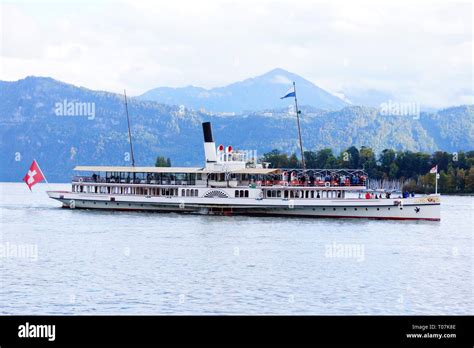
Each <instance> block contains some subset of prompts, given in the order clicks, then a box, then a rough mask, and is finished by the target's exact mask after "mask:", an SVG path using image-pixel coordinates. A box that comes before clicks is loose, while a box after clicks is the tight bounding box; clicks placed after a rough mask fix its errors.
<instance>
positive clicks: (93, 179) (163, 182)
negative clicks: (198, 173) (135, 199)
mask: <svg viewBox="0 0 474 348" xmlns="http://www.w3.org/2000/svg"><path fill="white" fill-rule="evenodd" d="M72 182H73V183H82V182H84V183H106V184H135V185H172V186H176V185H184V186H188V185H195V184H196V180H166V179H163V180H156V179H141V178H135V179H131V178H126V179H124V178H103V177H92V176H78V175H75V176H73V178H72Z"/></svg>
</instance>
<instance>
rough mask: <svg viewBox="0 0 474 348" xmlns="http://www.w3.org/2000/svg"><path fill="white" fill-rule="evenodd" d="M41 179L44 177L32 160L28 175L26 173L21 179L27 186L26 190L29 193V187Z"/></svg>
mask: <svg viewBox="0 0 474 348" xmlns="http://www.w3.org/2000/svg"><path fill="white" fill-rule="evenodd" d="M43 179H44V175H43V173H42V172H41V169H40V167H39V166H38V163H36V160H33V163H31V166H30V170H28V173H26V175H25V177H24V178H23V181H24V182H25V183H26V184H27V185H28V188H29V189H30V191H31V187H32V186H33V185H36V184H37V183H39V182H41V180H43Z"/></svg>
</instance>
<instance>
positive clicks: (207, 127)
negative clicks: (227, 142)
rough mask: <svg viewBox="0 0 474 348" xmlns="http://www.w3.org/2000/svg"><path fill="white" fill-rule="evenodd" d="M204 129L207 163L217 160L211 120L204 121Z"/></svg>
mask: <svg viewBox="0 0 474 348" xmlns="http://www.w3.org/2000/svg"><path fill="white" fill-rule="evenodd" d="M202 131H203V133H204V155H205V156H206V163H212V162H214V163H215V162H217V156H216V144H215V143H214V139H212V128H211V122H203V124H202Z"/></svg>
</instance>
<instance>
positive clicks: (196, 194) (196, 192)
mask: <svg viewBox="0 0 474 348" xmlns="http://www.w3.org/2000/svg"><path fill="white" fill-rule="evenodd" d="M194 196H195V197H197V196H199V191H198V190H197V189H196V190H194Z"/></svg>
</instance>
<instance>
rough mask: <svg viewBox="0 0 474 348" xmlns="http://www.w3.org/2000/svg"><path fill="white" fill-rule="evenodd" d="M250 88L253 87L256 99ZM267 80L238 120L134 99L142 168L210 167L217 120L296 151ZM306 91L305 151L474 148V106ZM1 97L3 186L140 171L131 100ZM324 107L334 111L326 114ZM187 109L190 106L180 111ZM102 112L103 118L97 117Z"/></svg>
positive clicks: (8, 87) (40, 85) (43, 85)
mask: <svg viewBox="0 0 474 348" xmlns="http://www.w3.org/2000/svg"><path fill="white" fill-rule="evenodd" d="M275 73H276V74H275ZM280 73H281V71H279V70H274V71H273V73H272V74H270V73H269V74H270V75H269V76H266V77H265V78H264V80H265V79H266V80H267V81H268V80H270V81H272V78H274V77H275V75H279V74H280ZM265 75H268V74H265ZM265 75H263V76H265ZM255 80H257V81H255ZM245 84H248V86H249V91H251V92H249V93H248V95H246V94H245V87H244V85H245ZM262 84H264V83H263V82H262V79H260V78H257V79H254V80H252V79H251V80H248V81H247V82H245V81H244V82H240V83H236V84H234V85H231V86H233V87H232V91H233V92H232V93H233V94H232V95H233V96H234V98H236V99H239V98H242V99H249V100H252V101H249V102H248V104H246V106H245V107H242V110H244V109H246V108H248V107H250V106H252V107H254V108H255V109H254V110H252V111H249V112H243V111H242V112H241V113H240V114H236V115H235V116H228V115H226V116H222V115H219V114H215V113H214V114H211V113H208V112H200V111H199V108H200V106H199V105H197V106H195V107H190V106H187V105H186V104H185V103H182V102H181V101H179V102H178V100H176V101H177V102H176V103H175V102H173V101H169V102H168V103H169V104H174V105H169V104H163V103H158V102H154V101H148V100H143V98H142V97H141V98H130V100H129V111H130V116H131V123H132V133H133V136H134V147H135V157H136V161H137V165H154V161H155V159H156V156H157V155H163V156H166V157H170V158H171V160H172V163H173V165H184V166H187V165H192V166H201V165H202V164H203V146H202V130H201V122H202V121H211V122H212V124H213V131H214V137H215V139H216V142H217V143H222V144H224V145H226V144H231V145H233V146H234V148H240V149H246V150H257V153H258V154H259V155H262V154H263V153H264V152H267V151H270V150H272V149H275V148H276V149H279V150H282V151H285V152H287V153H291V152H294V151H296V150H297V130H296V121H295V116H294V114H291V113H289V109H288V105H289V104H291V101H290V99H286V101H285V102H284V103H283V105H280V104H277V103H280V102H281V101H280V99H278V98H279V97H280V96H281V95H282V94H283V93H285V91H286V90H287V87H288V85H287V84H283V83H281V84H279V83H270V84H271V85H272V86H273V85H275V86H274V88H273V89H271V93H270V92H268V94H266V95H265V98H264V99H265V100H266V101H265V103H269V102H270V98H273V95H276V98H277V99H276V100H275V104H270V103H269V104H265V103H263V102H262V104H258V99H259V95H258V93H260V92H258V93H257V90H258V88H262ZM255 86H257V87H255ZM304 86H306V85H305V83H304V82H303V81H299V82H298V81H297V88H298V90H297V91H298V97H299V100H300V101H301V103H302V106H301V110H302V115H301V116H302V117H301V120H302V133H303V141H304V145H305V149H308V150H316V149H321V148H324V147H330V148H333V149H334V150H335V151H336V152H338V151H342V150H344V149H346V148H348V147H349V146H352V145H354V146H357V147H360V146H369V147H372V148H373V149H374V150H376V151H377V152H379V151H381V150H383V149H384V148H393V149H404V150H405V149H406V150H413V151H426V152H432V151H435V150H445V151H458V150H466V151H468V150H472V149H474V106H473V105H466V106H457V107H452V108H447V109H445V110H441V111H438V112H436V113H424V112H422V113H421V114H420V115H419V117H418V116H417V117H413V116H399V115H390V114H381V112H380V109H377V108H373V107H366V106H347V104H345V103H343V102H341V101H340V99H338V98H337V97H335V96H332V95H330V94H327V93H326V92H324V91H322V90H321V89H318V88H312V87H311V88H310V87H308V89H310V90H311V91H312V92H307V91H305V87H304ZM228 87H229V86H228ZM229 93H230V92H229ZM255 93H257V94H256V95H255ZM272 93H273V94H272ZM306 93H307V94H306ZM318 93H319V94H318ZM0 94H1V100H0V125H1V126H0V161H1V163H2V166H1V167H0V180H1V181H19V180H21V178H22V177H23V176H24V174H25V172H26V170H27V168H28V166H29V165H30V163H31V161H32V160H33V159H34V158H36V159H37V160H38V162H39V163H40V165H41V167H42V169H43V171H44V172H45V174H46V175H47V177H48V179H49V180H50V181H51V182H54V181H63V182H66V181H68V180H69V179H70V176H71V175H72V169H73V167H74V166H75V165H79V164H81V165H84V164H90V165H130V162H129V158H128V157H127V153H128V152H129V143H128V138H127V124H126V116H125V110H124V103H123V96H122V95H118V94H114V93H109V92H103V91H93V90H89V89H87V88H83V87H76V86H73V85H70V84H67V83H64V82H60V81H56V80H54V79H51V78H44V77H28V78H25V79H22V80H19V81H14V82H6V81H0ZM226 98H228V99H226ZM318 98H319V99H318ZM191 99H192V98H191ZM210 99H214V98H208V100H210ZM215 100H218V101H219V103H220V102H222V103H220V104H219V103H217V102H216V103H217V104H219V105H222V106H225V109H224V108H223V109H222V110H227V111H228V107H227V106H228V105H234V104H225V103H224V102H223V101H224V100H229V101H231V100H232V98H231V97H225V98H224V97H223V98H220V97H216V99H215ZM303 100H304V101H303ZM306 100H316V102H317V105H314V106H311V103H307V102H305V101H306ZM323 101H326V102H327V103H328V104H326V105H332V106H334V109H332V108H328V109H330V110H322V108H321V105H322V104H323ZM83 103H86V106H88V107H86V108H85V109H83V110H82V111H81V112H82V113H81V112H78V109H76V110H74V112H73V113H72V114H69V113H68V112H67V110H66V109H67V107H68V105H81V104H83ZM181 104H183V105H186V107H185V108H184V109H183V108H180V106H179V105H181ZM189 104H191V103H189ZM217 104H215V105H217ZM305 104H306V106H304V105H305ZM58 105H60V106H61V108H62V106H63V105H64V106H65V107H64V108H63V109H64V110H62V111H61V112H58ZM209 105H213V104H209ZM235 105H236V104H235ZM336 105H339V107H336ZM92 107H93V108H92ZM263 107H265V108H263ZM61 108H60V109H61ZM92 110H93V115H92V114H90V113H88V112H89V111H92ZM206 110H207V109H206ZM222 112H225V111H222Z"/></svg>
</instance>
